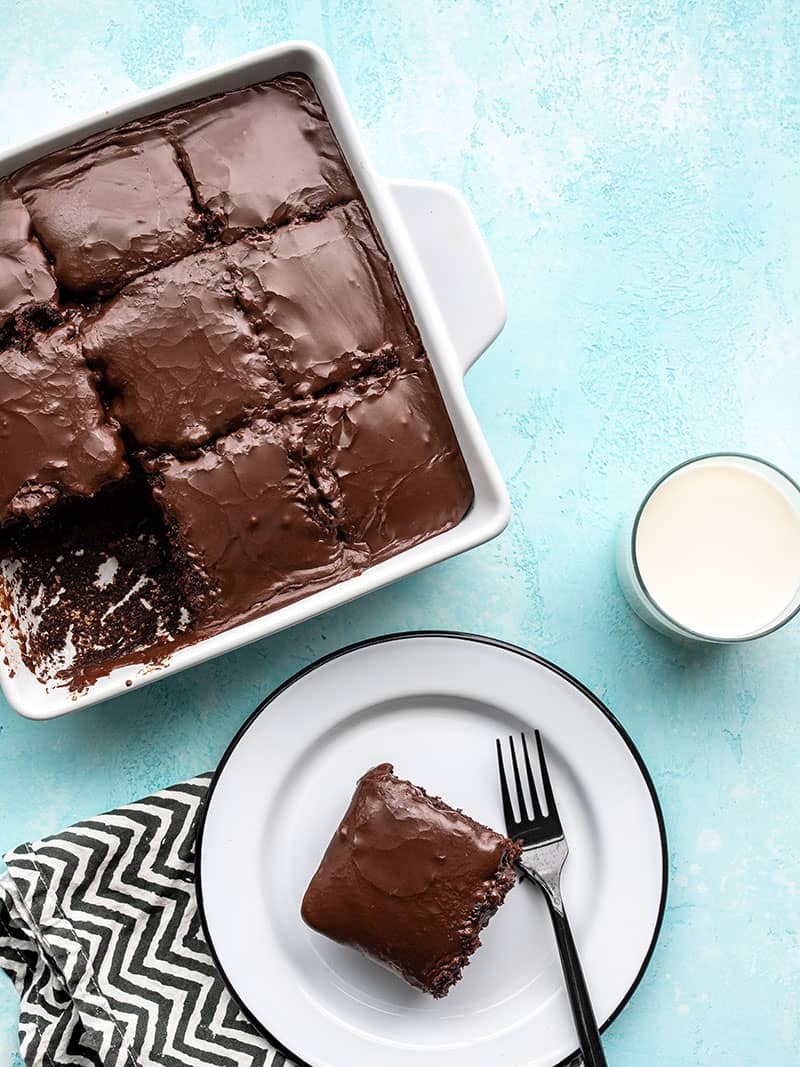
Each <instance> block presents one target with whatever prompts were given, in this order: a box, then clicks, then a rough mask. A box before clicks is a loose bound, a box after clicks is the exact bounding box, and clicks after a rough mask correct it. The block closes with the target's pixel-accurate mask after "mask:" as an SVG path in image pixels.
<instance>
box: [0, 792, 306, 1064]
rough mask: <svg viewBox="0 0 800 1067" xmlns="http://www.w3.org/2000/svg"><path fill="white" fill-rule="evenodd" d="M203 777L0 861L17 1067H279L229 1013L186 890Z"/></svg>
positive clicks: (0, 942)
mask: <svg viewBox="0 0 800 1067" xmlns="http://www.w3.org/2000/svg"><path fill="white" fill-rule="evenodd" d="M210 779H211V775H210V774H206V775H201V776H200V777H198V778H193V779H192V780H191V781H188V782H185V783H183V784H182V785H176V786H173V787H172V788H171V789H165V790H163V791H162V792H160V793H155V794H154V795H153V796H151V797H147V798H146V799H145V800H140V801H138V802H137V803H136V804H130V805H128V806H126V807H124V808H119V809H118V810H117V811H113V812H110V813H109V814H107V815H103V816H101V817H99V818H97V819H89V820H87V821H86V822H81V823H77V824H76V825H75V826H73V827H71V828H70V829H69V830H65V831H64V832H63V833H60V834H55V835H54V836H53V837H47V838H45V839H44V840H42V841H39V842H37V843H36V844H28V845H22V846H20V847H19V848H16V849H14V850H13V851H12V852H9V853H8V854H7V855H6V856H5V857H4V858H5V862H6V865H7V867H8V871H7V873H6V874H4V875H3V876H2V878H0V967H1V968H2V969H3V970H4V971H6V972H7V973H8V974H9V976H10V977H11V979H12V981H13V982H14V983H15V985H16V987H17V990H18V991H19V995H20V1025H19V1032H20V1054H21V1056H22V1058H23V1060H24V1062H25V1064H26V1065H27V1067H73V1065H76V1067H199V1065H201V1064H202V1065H208V1067H283V1065H286V1067H290V1064H289V1061H288V1060H286V1059H284V1057H283V1056H282V1055H281V1054H280V1053H279V1052H277V1051H276V1050H275V1049H273V1048H272V1047H271V1046H270V1045H269V1044H268V1043H267V1042H266V1041H265V1040H264V1038H262V1037H261V1036H260V1035H259V1034H258V1033H257V1032H256V1031H255V1029H254V1028H253V1026H251V1024H250V1023H249V1022H248V1020H247V1019H246V1018H245V1017H244V1016H243V1015H242V1013H241V1012H240V1011H239V1009H238V1007H237V1005H236V1003H235V1001H234V1000H233V999H232V998H231V996H230V994H229V993H228V990H227V988H226V986H225V983H224V982H223V980H222V978H221V977H220V975H219V973H218V971H217V969H216V967H215V966H214V963H213V960H212V958H211V955H210V953H209V950H208V946H207V944H206V941H205V938H204V935H203V930H202V927H201V925H200V919H199V916H198V911H197V898H196V896H195V889H194V843H195V830H196V825H197V816H198V813H199V810H200V807H201V804H202V801H203V798H204V797H205V795H206V792H207V790H208V785H209V782H210Z"/></svg>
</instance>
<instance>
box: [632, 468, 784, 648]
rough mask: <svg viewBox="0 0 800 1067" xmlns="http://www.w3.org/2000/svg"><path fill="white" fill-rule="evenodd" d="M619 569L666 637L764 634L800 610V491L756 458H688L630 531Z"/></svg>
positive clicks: (641, 609)
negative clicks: (667, 635)
mask: <svg viewBox="0 0 800 1067" xmlns="http://www.w3.org/2000/svg"><path fill="white" fill-rule="evenodd" d="M617 573H618V575H619V580H620V584H621V586H622V590H623V592H624V593H625V596H626V597H627V599H628V602H629V603H630V605H631V607H632V608H633V610H634V611H635V612H636V613H637V614H638V615H640V616H641V618H642V619H644V621H645V622H647V623H649V624H650V625H651V626H653V627H655V629H657V630H660V631H661V632H662V633H666V634H669V635H670V636H672V637H683V638H687V639H689V640H695V641H709V642H715V643H718V644H726V643H729V642H733V641H750V640H752V639H753V638H755V637H763V636H764V634H768V633H771V632H772V631H773V630H777V629H778V627H779V626H783V624H784V623H785V622H788V620H789V619H791V617H792V616H793V615H795V614H796V613H797V612H798V611H799V610H800V486H798V485H797V484H796V483H795V482H794V481H792V479H791V478H790V477H789V476H788V475H787V474H784V473H783V471H781V470H779V469H778V468H777V467H775V466H773V465H772V464H771V463H767V462H766V461H764V460H761V459H756V458H755V457H754V456H746V455H741V454H739V453H735V452H720V453H717V454H715V455H709V456H699V457H698V458H697V459H691V460H688V461H687V462H686V463H682V464H681V465H680V466H678V467H675V468H673V470H671V471H668V472H667V474H665V475H664V476H663V478H660V479H659V481H657V482H656V484H655V485H654V486H653V487H652V489H651V490H650V492H649V493H648V494H647V496H646V497H645V498H644V500H643V502H642V504H641V506H640V508H639V510H638V511H637V512H636V514H635V515H633V516H632V518H631V519H630V520H629V521H628V522H627V523H626V524H625V525H624V526H623V528H622V530H621V532H620V538H619V542H618V546H617Z"/></svg>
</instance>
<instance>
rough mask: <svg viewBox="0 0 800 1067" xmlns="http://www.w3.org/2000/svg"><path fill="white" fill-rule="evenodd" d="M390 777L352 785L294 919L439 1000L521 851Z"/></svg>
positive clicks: (376, 772) (380, 772)
mask: <svg viewBox="0 0 800 1067" xmlns="http://www.w3.org/2000/svg"><path fill="white" fill-rule="evenodd" d="M393 772H394V768H393V767H392V766H391V764H388V763H382V764H380V766H378V767H373V768H372V770H370V771H367V773H366V774H365V775H364V777H363V778H362V779H361V780H360V781H359V783H358V785H357V787H356V791H355V794H354V795H353V799H352V801H351V802H350V807H349V808H348V809H347V813H346V814H345V816H344V818H343V819H342V821H341V823H340V824H339V828H338V829H337V831H336V833H335V834H334V835H333V838H332V840H331V843H330V844H329V845H328V849H327V851H326V853H325V855H324V857H323V859H322V862H321V863H320V865H319V868H318V870H317V872H316V874H315V875H314V877H313V878H312V879H311V883H310V884H309V886H308V889H307V890H306V893H305V896H304V897H303V903H302V907H301V914H302V916H303V919H304V920H305V922H306V923H307V924H308V925H309V926H310V927H311V928H312V929H314V930H316V931H317V932H318V933H321V934H324V935H325V936H326V937H330V938H331V939H332V940H334V941H338V942H339V943H341V944H343V945H350V946H352V947H353V948H356V949H359V950H360V951H361V952H363V953H364V954H365V955H367V956H370V957H371V958H373V959H375V960H377V961H378V962H380V963H382V964H383V965H384V966H386V967H389V968H390V969H391V970H393V971H395V972H396V973H397V974H399V975H400V976H401V977H402V978H404V979H405V980H406V981H407V982H409V983H410V984H411V985H413V986H415V987H416V988H417V989H421V990H423V991H424V992H426V993H431V994H432V995H433V996H434V997H444V996H446V995H447V993H448V992H449V990H450V989H451V988H452V986H453V985H454V984H455V983H456V982H457V981H458V980H459V979H460V978H461V973H462V970H463V968H464V967H465V966H466V965H467V964H468V963H469V958H470V956H471V955H472V953H473V952H475V950H476V949H477V948H478V947H479V946H480V943H481V942H480V936H479V935H480V932H481V930H482V929H483V928H484V927H485V926H486V924H487V923H488V922H489V920H490V919H491V917H492V916H493V915H494V913H495V912H496V911H497V909H498V908H499V907H500V905H501V904H502V903H503V900H504V899H505V896H506V894H507V893H508V891H509V890H510V889H511V887H512V886H513V885H514V884H515V882H516V875H515V873H514V868H513V864H514V862H515V861H516V859H517V858H518V857H519V854H520V852H521V849H522V845H521V843H520V842H514V841H511V840H509V838H507V837H504V836H503V835H502V834H498V833H495V831H494V830H490V829H489V828H488V827H486V826H482V825H481V824H480V823H477V822H474V821H473V820H472V819H470V818H468V817H467V816H466V815H464V814H463V813H462V812H461V811H458V810H456V809H455V808H451V807H448V805H447V804H445V803H444V802H443V801H442V800H440V799H439V798H438V797H431V796H428V794H427V793H426V792H425V790H424V789H420V788H419V786H416V785H412V784H411V783H410V782H406V781H403V780H402V779H400V778H396V777H395V775H394V773H393Z"/></svg>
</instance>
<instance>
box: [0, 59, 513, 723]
mask: <svg viewBox="0 0 800 1067" xmlns="http://www.w3.org/2000/svg"><path fill="white" fill-rule="evenodd" d="M290 72H299V73H302V74H305V75H307V76H308V77H309V78H310V79H311V81H312V82H313V84H314V86H315V88H316V90H317V92H318V93H319V96H320V98H321V100H322V103H323V105H324V107H325V110H326V112H327V115H328V118H329V120H330V122H331V125H332V127H333V130H334V132H335V134H336V137H337V139H338V141H339V144H340V146H341V148H342V151H343V153H344V156H345V158H346V160H347V162H348V164H349V166H350V168H351V170H352V173H353V175H354V177H355V180H356V182H357V184H358V186H359V188H360V190H361V192H362V194H363V197H364V200H365V201H366V204H367V206H368V208H369V210H370V212H371V214H372V217H373V220H374V223H375V226H376V228H377V230H378V231H379V233H380V236H381V238H382V239H383V242H384V245H385V247H386V249H387V252H388V254H389V256H390V258H391V260H392V263H393V265H394V267H395V270H396V272H397V274H398V277H399V279H400V282H401V284H402V286H403V289H404V290H405V293H406V296H407V298H408V301H409V304H410V306H411V309H412V312H413V315H414V318H415V320H416V322H417V325H418V327H419V331H420V333H421V335H422V340H423V343H424V345H425V348H426V350H427V355H428V358H429V360H430V362H431V365H432V367H433V370H434V373H435V376H436V379H437V381H438V384H439V387H440V390H441V393H442V396H443V398H444V401H445V405H446V407H447V410H448V413H449V416H450V419H451V421H452V424H453V428H454V430H455V434H456V438H457V440H458V444H459V446H460V448H461V451H462V453H463V456H464V459H465V461H466V464H467V468H468V470H469V473H470V476H471V479H472V483H473V487H474V494H475V495H474V501H473V503H472V506H471V507H470V509H469V511H468V512H467V514H466V515H465V516H464V518H463V519H462V520H461V521H460V522H459V523H458V525H457V526H455V527H454V528H452V529H450V530H448V531H446V532H444V533H441V534H438V535H437V536H435V537H432V538H431V539H430V540H428V541H425V542H423V543H422V544H418V545H416V546H414V547H411V548H408V549H406V550H404V551H402V552H400V553H399V554H398V555H396V556H394V557H393V558H391V559H388V560H386V561H384V562H381V563H379V564H377V565H375V566H373V567H370V568H369V569H367V570H365V571H364V572H363V573H361V574H359V575H357V576H356V577H352V578H349V579H347V580H346V581H343V582H340V583H339V584H337V585H335V586H332V587H329V588H327V589H323V590H322V591H319V592H315V593H313V594H311V595H309V596H306V597H304V598H303V599H300V600H298V601H295V602H294V603H291V604H289V605H287V606H285V607H281V608H279V609H277V610H275V611H272V612H271V613H268V614H266V615H264V616H262V617H260V618H257V619H254V620H251V621H249V622H246V623H242V624H239V625H235V626H232V627H230V628H228V629H226V630H224V631H223V632H221V633H217V634H214V635H213V636H211V637H206V638H202V639H199V640H197V641H196V642H195V643H193V644H188V645H186V646H183V647H180V648H177V649H176V650H175V651H174V652H173V653H172V654H171V655H169V656H168V657H167V658H166V659H165V660H164V661H159V663H158V664H153V663H152V662H151V663H146V662H145V660H146V653H143V656H142V663H140V664H132V665H126V666H122V667H118V668H116V669H114V670H112V671H111V672H110V673H109V674H108V675H106V676H104V677H101V678H99V679H98V680H96V681H95V682H94V683H93V684H92V685H90V686H89V687H88V688H87V689H86V690H85V691H81V692H73V691H71V690H70V688H69V686H68V684H65V683H63V682H61V683H59V684H55V683H45V682H42V681H40V680H39V679H37V678H36V677H35V676H34V674H33V673H32V672H31V671H30V670H29V669H28V668H27V667H26V665H25V664H24V662H23V661H22V658H21V655H20V651H19V647H18V644H17V642H16V639H15V637H14V635H13V632H12V629H11V627H10V625H9V622H8V620H6V622H4V624H3V635H2V641H3V650H2V652H3V660H4V662H2V663H0V683H1V684H2V688H3V693H4V695H5V697H6V699H7V700H8V702H9V703H10V704H11V706H12V707H13V708H14V709H15V710H16V711H18V712H19V713H20V714H22V715H24V716H27V717H29V718H32V719H49V718H54V717H56V716H59V715H63V714H65V713H67V712H69V711H73V710H75V709H77V708H79V707H82V706H86V705H89V704H93V703H96V702H98V701H101V700H106V699H108V698H109V697H113V696H115V695H117V694H119V693H122V692H127V691H129V690H130V689H131V688H132V687H134V686H140V685H145V684H147V683H149V682H152V681H155V680H157V679H159V678H164V677H166V676H167V675H169V674H174V673H175V672H177V671H180V670H184V669H185V668H187V667H191V666H194V665H195V664H198V663H201V662H203V661H205V660H208V659H211V658H213V657H215V656H219V655H222V654H223V653H225V652H229V651H231V650H232V649H235V648H239V647H241V646H242V645H245V644H248V643H249V642H251V641H256V640H258V639H259V638H262V637H266V636H267V635H268V634H272V633H275V632H277V631H278V630H282V629H285V628H286V627H288V626H293V625H294V624H296V623H299V622H302V621H304V620H306V619H309V618H311V617H312V616H315V615H318V614H320V613H321V612H324V611H327V610H329V609H331V608H334V607H337V606H339V605H341V604H344V603H346V602H348V601H350V600H353V599H355V598H356V597H359V596H362V595H363V594H365V593H369V592H371V591H372V590H374V589H379V588H381V587H382V586H385V585H387V584H389V583H390V582H394V581H396V580H397V579H399V578H403V577H405V576H407V575H409V574H411V573H413V572H414V571H418V570H420V569H421V568H423V567H427V566H429V565H430V564H432V563H436V562H438V561H440V560H443V559H445V558H447V557H449V556H454V555H456V554H458V553H460V552H464V551H465V550H467V549H470V548H473V547H475V546H476V545H479V544H481V543H482V542H485V541H488V540H489V539H491V538H492V537H494V536H496V535H497V534H498V533H500V531H501V530H502V529H503V528H504V527H505V526H506V524H507V523H508V520H509V516H510V505H509V500H508V495H507V492H506V489H505V487H504V485H503V482H502V480H501V478H500V475H499V472H498V470H497V467H496V465H495V463H494V461H493V459H492V456H491V454H490V452H489V449H488V447H487V444H486V441H485V439H484V437H483V434H482V433H481V430H480V427H479V425H478V422H477V420H476V417H475V415H474V413H473V411H472V409H471V407H470V405H469V402H468V400H467V396H466V393H465V389H464V381H463V378H464V374H465V372H466V371H467V370H468V369H469V367H470V366H471V365H472V364H473V362H474V361H475V360H476V359H477V357H478V356H479V355H480V354H481V353H482V352H483V351H484V350H485V349H486V348H487V347H488V346H489V345H490V344H491V342H492V341H493V340H494V338H495V337H496V336H497V335H498V333H499V332H500V330H501V329H502V328H503V325H504V323H505V305H504V300H503V295H502V292H501V289H500V285H499V282H498V279H497V275H496V273H495V271H494V268H493V266H492V263H491V261H490V259H489V256H488V253H487V250H486V247H485V245H484V243H483V240H482V238H481V236H480V234H479V232H478V229H477V227H476V224H475V222H474V220H473V218H472V215H471V213H470V210H469V208H468V207H467V205H466V202H465V201H464V199H463V198H462V196H461V195H460V193H458V192H457V191H456V190H455V189H453V188H451V187H449V186H446V185H442V184H439V183H435V182H416V181H394V180H391V181H389V180H386V179H384V178H382V177H381V176H379V175H378V174H376V173H375V172H374V170H373V169H372V167H371V165H370V163H369V160H368V159H367V157H366V155H365V151H364V147H363V145H362V142H361V139H360V137H359V134H358V131H357V129H356V127H355V124H354V121H353V118H352V116H351V114H350V110H349V108H348V105H347V101H346V99H345V97H344V93H343V90H342V87H341V85H340V83H339V81H338V78H337V76H336V73H335V71H334V68H333V65H332V63H331V61H330V59H329V58H328V56H327V55H326V54H325V53H324V52H323V51H322V50H321V49H319V48H318V47H317V46H315V45H313V44H309V43H306V42H287V43H285V44H280V45H276V46H273V47H270V48H266V49H263V50H262V51H259V52H255V53H253V54H251V55H249V56H245V57H243V58H241V59H237V60H235V61H233V62H230V63H226V64H224V65H221V66H218V67H215V68H213V69H210V70H207V71H205V72H203V73H201V74H197V75H193V76H192V77H190V78H186V79H183V80H181V81H178V82H174V83H171V84H169V85H167V86H164V87H162V88H160V89H156V90H153V91H150V92H147V93H143V94H141V95H140V96H137V97H135V98H134V99H132V100H130V101H128V102H127V103H125V104H124V105H122V106H120V107H117V108H114V109H112V110H109V111H104V112H102V113H100V114H97V115H94V116H92V117H91V118H89V119H87V120H85V121H82V122H79V123H76V124H74V125H71V126H69V127H67V128H65V129H62V130H60V131H58V132H56V133H54V134H51V135H48V136H46V137H43V138H40V139H38V140H36V141H33V142H30V143H29V144H26V145H23V146H21V147H18V148H14V149H11V150H10V151H5V152H3V153H0V176H2V175H7V174H10V173H12V172H13V171H15V170H16V169H17V168H19V167H21V166H24V165H25V164H27V163H30V162H31V161H33V160H35V159H38V158H39V157H42V156H45V155H47V154H49V153H50V152H53V151H55V150H57V149H60V148H64V147H65V146H68V145H71V144H73V143H76V142H78V141H81V140H82V139H83V138H85V137H87V136H89V135H91V134H94V133H98V132H100V131H102V130H105V129H109V128H112V127H115V126H118V125H121V124H123V123H125V122H128V121H130V120H132V119H137V118H142V117H145V116H147V115H150V114H153V113H156V112H159V111H163V110H165V109H167V108H171V107H174V106H177V105H180V104H185V103H188V102H190V101H193V100H197V99H202V98H203V97H207V96H210V95H213V94H217V93H223V92H226V91H228V90H232V89H239V88H243V87H245V86H248V85H252V84H255V83H258V82H262V81H266V80H268V79H270V78H274V77H277V76H279V75H282V74H287V73H290Z"/></svg>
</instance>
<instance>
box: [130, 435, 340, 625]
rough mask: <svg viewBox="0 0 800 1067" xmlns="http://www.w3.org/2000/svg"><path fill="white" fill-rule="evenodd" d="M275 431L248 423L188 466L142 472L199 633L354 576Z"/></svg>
mask: <svg viewBox="0 0 800 1067" xmlns="http://www.w3.org/2000/svg"><path fill="white" fill-rule="evenodd" d="M289 447H290V443H289V438H288V434H287V432H286V431H285V430H284V429H282V428H281V427H280V426H278V425H276V424H274V423H271V422H268V421H266V420H256V421H254V422H252V423H251V424H249V425H248V426H246V427H243V428H242V429H240V430H238V431H236V432H235V433H233V434H230V435H228V436H227V437H224V438H222V439H220V440H219V441H217V442H216V443H215V444H214V445H213V446H212V447H211V448H209V449H207V450H205V451H203V452H202V453H201V455H200V456H199V457H198V458H197V459H194V460H190V461H181V460H179V459H176V458H175V457H173V456H169V457H166V456H165V457H161V458H160V459H159V460H157V461H156V462H155V463H153V464H151V465H150V469H151V472H152V474H153V485H154V492H155V496H156V499H157V501H158V502H159V504H160V505H161V507H162V509H163V512H164V515H165V516H166V520H167V524H168V528H169V529H170V531H171V534H172V536H173V539H174V542H175V544H176V547H177V548H178V551H179V554H180V556H181V557H182V558H183V559H184V560H185V561H186V562H187V563H188V565H189V567H190V568H191V570H190V572H189V573H188V574H187V575H186V578H187V588H188V589H190V590H195V591H196V592H195V595H194V604H193V607H194V610H195V615H196V618H197V622H198V625H199V626H200V627H204V626H206V625H207V624H208V623H209V622H212V623H213V622H215V621H218V620H219V619H221V618H222V619H227V620H230V619H232V618H235V619H236V620H237V621H242V620H243V619H244V618H249V617H252V616H255V615H259V614H262V613H263V611H264V610H267V609H268V608H269V607H274V606H276V603H278V602H280V603H286V602H287V601H288V600H290V599H295V598H296V597H297V596H298V595H300V594H301V593H306V592H308V591H309V589H313V588H321V587H323V586H326V585H330V584H331V583H332V582H335V581H337V580H340V579H341V578H343V577H348V576H349V575H350V574H352V573H353V566H352V564H351V562H350V560H349V558H348V556H347V554H346V553H345V552H344V549H343V546H342V544H341V543H340V542H339V540H338V539H337V536H336V528H335V526H334V525H333V523H332V522H331V519H330V516H329V515H328V514H327V513H326V511H325V508H324V504H323V502H322V500H321V499H320V495H319V493H318V492H317V490H316V489H315V488H314V486H313V485H312V484H311V482H310V481H309V479H308V476H307V474H306V471H305V470H304V468H303V466H302V464H301V463H300V462H298V460H297V459H295V458H292V457H291V456H290V454H289Z"/></svg>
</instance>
